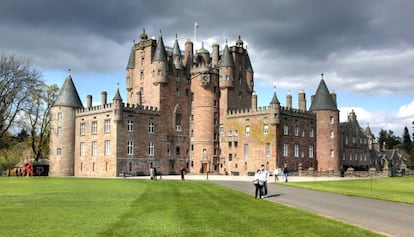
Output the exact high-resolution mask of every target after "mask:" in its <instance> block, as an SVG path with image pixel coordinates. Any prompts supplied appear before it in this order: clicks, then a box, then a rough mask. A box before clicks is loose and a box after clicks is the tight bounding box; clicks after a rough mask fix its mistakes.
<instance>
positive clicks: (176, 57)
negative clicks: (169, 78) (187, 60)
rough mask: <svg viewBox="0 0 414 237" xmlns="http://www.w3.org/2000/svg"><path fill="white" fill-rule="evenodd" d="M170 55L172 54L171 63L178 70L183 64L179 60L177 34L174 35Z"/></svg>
mask: <svg viewBox="0 0 414 237" xmlns="http://www.w3.org/2000/svg"><path fill="white" fill-rule="evenodd" d="M172 55H173V64H174V67H175V69H177V70H180V69H181V68H182V66H183V64H182V62H181V50H180V46H179V45H178V39H177V36H176V37H175V41H174V46H173V51H172Z"/></svg>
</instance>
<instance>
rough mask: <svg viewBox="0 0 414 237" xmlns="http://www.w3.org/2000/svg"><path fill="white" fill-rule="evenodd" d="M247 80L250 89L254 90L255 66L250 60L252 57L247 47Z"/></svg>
mask: <svg viewBox="0 0 414 237" xmlns="http://www.w3.org/2000/svg"><path fill="white" fill-rule="evenodd" d="M246 82H247V86H248V88H249V91H253V88H254V81H253V67H252V63H251V62H250V57H249V54H248V53H247V49H246Z"/></svg>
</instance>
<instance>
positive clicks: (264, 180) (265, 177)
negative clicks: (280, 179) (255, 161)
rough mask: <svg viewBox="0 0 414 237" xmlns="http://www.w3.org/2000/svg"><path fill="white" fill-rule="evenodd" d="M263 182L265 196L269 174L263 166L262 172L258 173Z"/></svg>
mask: <svg viewBox="0 0 414 237" xmlns="http://www.w3.org/2000/svg"><path fill="white" fill-rule="evenodd" d="M260 175H261V176H262V180H263V196H265V197H266V196H267V178H268V177H269V172H267V170H266V169H265V166H264V165H262V170H261V172H260Z"/></svg>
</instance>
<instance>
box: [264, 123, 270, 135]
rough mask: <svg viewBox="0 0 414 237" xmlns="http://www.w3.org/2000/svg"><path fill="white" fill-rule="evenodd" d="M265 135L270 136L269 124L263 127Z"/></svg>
mask: <svg viewBox="0 0 414 237" xmlns="http://www.w3.org/2000/svg"><path fill="white" fill-rule="evenodd" d="M263 134H264V135H267V134H269V125H267V124H264V125H263Z"/></svg>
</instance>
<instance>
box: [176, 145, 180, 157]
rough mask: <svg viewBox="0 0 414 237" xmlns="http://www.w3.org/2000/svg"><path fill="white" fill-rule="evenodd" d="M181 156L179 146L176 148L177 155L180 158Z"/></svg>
mask: <svg viewBox="0 0 414 237" xmlns="http://www.w3.org/2000/svg"><path fill="white" fill-rule="evenodd" d="M180 154H181V151H180V147H179V146H177V147H176V148H175V155H177V156H179V155H180Z"/></svg>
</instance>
